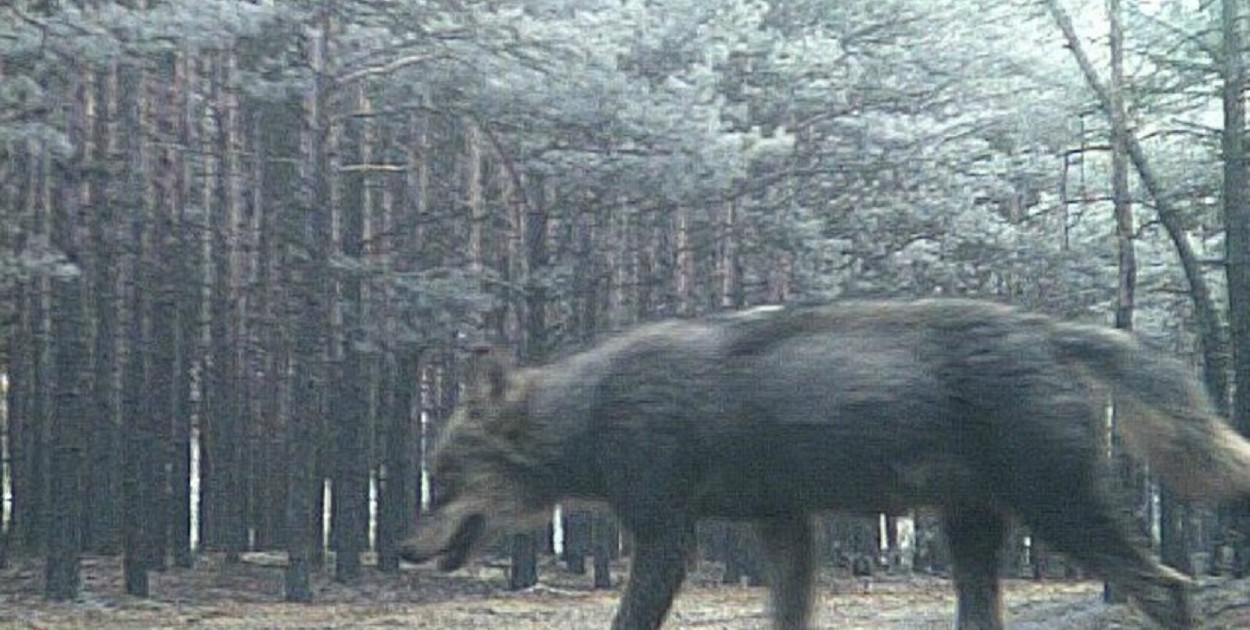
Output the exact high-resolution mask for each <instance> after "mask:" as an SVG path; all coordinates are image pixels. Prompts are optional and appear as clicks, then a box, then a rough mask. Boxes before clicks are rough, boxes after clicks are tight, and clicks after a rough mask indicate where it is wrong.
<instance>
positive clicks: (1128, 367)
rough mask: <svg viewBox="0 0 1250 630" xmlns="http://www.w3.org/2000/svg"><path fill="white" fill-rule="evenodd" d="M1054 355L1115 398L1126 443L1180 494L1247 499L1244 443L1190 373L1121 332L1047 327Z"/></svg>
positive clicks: (1248, 444) (1249, 461)
mask: <svg viewBox="0 0 1250 630" xmlns="http://www.w3.org/2000/svg"><path fill="white" fill-rule="evenodd" d="M1051 338H1052V340H1053V342H1054V344H1055V347H1056V348H1057V351H1058V353H1059V355H1060V357H1061V358H1062V359H1064V360H1066V361H1070V362H1074V363H1076V364H1079V365H1080V366H1083V367H1084V368H1085V369H1086V370H1087V371H1088V373H1089V374H1090V376H1091V377H1092V378H1093V379H1094V380H1095V381H1097V382H1099V383H1100V384H1102V385H1104V386H1105V387H1107V388H1108V389H1110V391H1111V392H1112V393H1113V395H1114V400H1115V404H1116V406H1117V410H1118V413H1117V414H1116V417H1117V422H1116V426H1117V429H1118V433H1119V435H1120V436H1121V438H1122V439H1123V440H1124V444H1125V447H1126V448H1127V449H1128V451H1129V452H1130V453H1131V454H1132V455H1133V456H1135V457H1138V458H1141V459H1144V460H1145V461H1146V462H1148V463H1149V464H1150V467H1151V469H1152V470H1153V471H1154V472H1155V473H1156V474H1158V475H1159V477H1160V478H1161V479H1162V480H1163V482H1164V483H1165V484H1166V485H1167V486H1168V487H1169V488H1170V489H1172V490H1173V491H1174V492H1176V493H1177V494H1178V495H1180V496H1181V497H1182V498H1185V499H1197V500H1210V501H1226V500H1232V499H1238V498H1244V497H1250V441H1247V440H1246V438H1244V437H1243V436H1242V435H1241V434H1239V433H1238V432H1237V431H1235V430H1234V429H1233V428H1232V427H1231V426H1229V425H1228V424H1227V423H1226V422H1225V421H1224V420H1223V419H1222V418H1221V417H1220V416H1219V414H1218V413H1217V412H1216V410H1215V408H1214V407H1213V406H1212V405H1211V400H1210V398H1208V396H1207V394H1206V392H1205V390H1204V388H1203V386H1202V385H1201V384H1200V383H1199V382H1198V380H1197V379H1196V378H1195V377H1194V374H1193V370H1192V369H1190V368H1188V367H1187V366H1185V365H1183V364H1182V363H1181V362H1179V361H1177V360H1175V359H1172V358H1169V357H1166V356H1164V355H1162V354H1161V353H1158V352H1155V351H1152V350H1150V349H1148V348H1146V347H1144V346H1142V345H1141V344H1140V343H1139V342H1138V341H1136V340H1135V339H1134V338H1133V337H1132V336H1131V335H1129V334H1127V333H1124V332H1122V331H1118V330H1114V329H1109V328H1103V327H1096V326H1085V325H1080V324H1069V323H1056V324H1053V329H1052V335H1051Z"/></svg>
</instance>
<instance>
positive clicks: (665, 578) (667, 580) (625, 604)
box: [612, 519, 695, 630]
mask: <svg viewBox="0 0 1250 630" xmlns="http://www.w3.org/2000/svg"><path fill="white" fill-rule="evenodd" d="M685 520H686V519H683V521H685ZM633 535H634V556H633V559H632V560H631V562H630V569H629V582H628V583H627V584H626V585H625V594H624V595H623V596H622V597H621V604H620V607H619V608H617V610H616V618H615V619H613V620H612V630H657V629H658V628H659V627H660V624H662V623H663V622H664V618H665V617H666V616H668V610H669V608H670V607H672V605H673V598H674V597H675V596H676V595H677V590H678V589H680V588H681V583H682V581H683V580H685V579H686V564H687V562H688V560H689V558H690V556H691V554H692V553H693V552H694V550H693V549H692V548H691V547H692V544H693V542H694V539H695V537H694V524H693V521H688V522H683V523H669V524H666V525H658V524H657V525H653V526H648V527H644V528H638V529H635V530H634V531H633Z"/></svg>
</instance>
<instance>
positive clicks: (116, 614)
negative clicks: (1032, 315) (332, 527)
mask: <svg viewBox="0 0 1250 630" xmlns="http://www.w3.org/2000/svg"><path fill="white" fill-rule="evenodd" d="M41 574H42V567H41V565H39V564H38V563H19V564H18V565H17V566H14V567H12V568H9V569H6V570H4V571H0V629H3V630H9V629H15V630H16V629H23V630H25V629H30V630H45V629H48V630H50V629H61V628H65V629H76V628H82V629H84V630H85V629H92V630H123V629H124V630H139V629H164V628H203V629H217V628H221V629H244V628H247V629H256V630H269V629H272V630H279V629H280V630H328V629H340V628H362V629H365V630H382V629H386V630H404V629H417V628H429V629H436V628H437V629H440V630H493V629H496V628H497V629H500V630H504V629H516V630H530V629H539V628H543V629H547V628H552V629H555V628H592V629H593V628H607V627H608V624H609V621H610V619H611V616H612V611H613V610H614V609H615V606H616V600H617V598H618V597H619V595H620V592H619V588H617V589H612V590H609V591H595V590H592V589H590V579H589V577H588V576H578V575H572V574H569V573H567V572H565V571H563V570H562V569H560V568H558V567H555V566H550V565H548V566H544V567H543V568H542V570H541V575H542V576H543V580H542V582H541V583H540V584H539V586H537V587H535V588H532V589H528V590H525V591H522V592H508V591H507V590H506V589H505V588H504V586H505V581H504V574H503V570H502V569H501V568H500V567H497V566H477V567H475V568H474V569H472V570H469V571H464V572H461V573H458V574H453V575H451V576H443V575H439V574H436V573H434V572H433V571H430V570H427V569H424V568H405V569H404V570H403V571H402V572H401V573H400V574H399V575H398V576H395V575H390V576H388V575H382V574H380V573H378V572H376V571H374V570H372V569H368V568H367V569H366V570H365V573H364V575H363V576H362V578H361V580H360V581H359V582H358V583H356V584H352V585H342V584H335V583H333V582H332V581H329V580H328V579H325V578H318V579H317V580H316V602H315V603H312V604H286V603H283V602H282V601H281V597H282V572H281V568H280V567H278V566H275V562H274V561H273V559H266V558H248V559H247V561H245V562H244V563H243V564H241V565H235V566H225V565H223V564H222V563H221V562H220V561H219V560H217V559H213V558H207V559H203V560H201V561H200V563H199V565H198V566H197V567H196V568H195V569H190V570H175V569H170V570H167V571H164V572H160V573H155V574H153V576H152V594H153V597H152V598H151V599H148V600H139V599H135V598H131V597H127V596H124V595H122V594H121V584H120V576H121V567H120V563H119V562H118V561H116V560H115V559H88V560H86V561H85V562H84V571H83V578H84V579H83V596H82V598H81V600H80V601H77V602H73V603H65V604H49V603H46V602H44V601H42V599H41V598H40V596H39V593H40V588H41V585H40V580H41ZM618 575H619V574H618ZM614 577H616V576H614ZM618 581H619V580H618ZM819 593H820V605H819V608H818V610H817V614H816V623H815V627H816V628H819V629H822V630H823V629H828V630H834V629H837V630H938V629H941V630H948V629H949V628H950V624H951V618H952V611H953V609H954V599H953V595H952V593H951V590H950V588H949V584H948V583H947V582H946V581H945V580H942V579H940V578H935V577H927V576H878V577H874V578H871V579H850V578H845V579H836V578H830V577H826V578H825V579H823V580H822V583H821V587H820V589H819ZM765 597H766V593H765V591H764V590H763V589H759V588H748V587H738V586H723V585H720V584H717V583H716V579H715V575H714V567H713V568H709V569H707V570H703V571H700V572H698V573H696V574H695V575H694V576H693V577H692V579H691V581H690V583H689V584H688V585H687V587H686V589H685V590H684V591H683V592H682V594H681V596H680V597H679V598H678V601H677V604H676V606H675V607H674V610H673V613H672V615H671V616H670V618H669V622H668V624H667V625H666V628H669V629H672V630H695V629H699V630H749V629H750V630H754V629H763V628H767V627H768V623H767V617H766V616H765V609H764V602H765ZM1198 600H1199V603H1200V608H1201V609H1202V611H1203V616H1204V619H1205V620H1206V623H1207V626H1206V627H1207V628H1208V629H1209V630H1232V629H1234V628H1236V629H1246V628H1250V582H1247V581H1240V582H1239V581H1231V580H1218V579H1216V580H1210V581H1207V582H1204V583H1203V585H1202V587H1201V588H1200V589H1199V594H1198ZM1007 602H1008V607H1009V611H1010V613H1009V614H1010V619H1011V621H1010V624H1009V627H1010V628H1011V629H1012V630H1112V629H1116V628H1122V629H1128V628H1150V627H1151V626H1150V625H1149V624H1148V623H1147V622H1145V621H1144V620H1143V618H1142V617H1141V616H1140V615H1139V614H1138V613H1137V612H1136V611H1134V610H1133V609H1132V608H1131V607H1128V606H1106V605H1104V604H1103V603H1102V602H1101V586H1100V585H1099V584H1098V583H1095V582H1055V581H1050V582H1030V581H1009V582H1008V583H1007Z"/></svg>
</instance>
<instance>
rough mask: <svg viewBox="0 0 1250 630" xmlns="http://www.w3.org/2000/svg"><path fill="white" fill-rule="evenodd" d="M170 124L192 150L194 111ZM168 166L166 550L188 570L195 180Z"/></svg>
mask: <svg viewBox="0 0 1250 630" xmlns="http://www.w3.org/2000/svg"><path fill="white" fill-rule="evenodd" d="M175 63H176V64H177V65H176V66H175V68H174V72H175V77H174V81H173V85H174V88H173V89H171V90H170V97H171V99H189V95H190V94H192V93H193V92H194V89H195V84H194V79H195V77H194V73H193V70H194V67H195V66H194V64H192V63H191V62H190V56H189V55H188V56H183V57H179V58H177V59H176V60H175ZM169 108H170V112H169V115H170V116H171V117H176V119H174V120H170V121H169V123H170V124H171V125H172V126H173V129H174V133H175V134H176V136H177V138H178V139H179V142H178V144H179V145H180V146H185V147H192V146H194V139H193V134H194V133H195V130H196V126H195V124H194V122H193V120H192V113H193V111H194V109H193V108H192V107H191V106H190V105H189V104H187V103H185V102H181V101H180V102H171V103H170V105H169ZM169 159H170V161H171V163H170V164H168V165H167V168H168V170H169V176H170V177H172V178H173V182H172V189H171V190H170V194H171V195H173V196H174V198H173V199H172V202H171V205H170V209H169V211H170V213H171V220H172V221H173V226H172V229H171V233H170V234H169V235H167V237H166V238H167V239H168V244H167V246H168V247H169V248H171V249H172V250H173V252H177V253H176V254H173V255H172V256H171V257H170V258H168V259H167V260H168V263H169V264H170V265H171V270H170V276H169V285H168V287H169V290H170V291H172V292H173V295H172V299H173V302H174V313H173V318H174V324H173V330H172V334H173V335H174V338H173V340H172V346H173V352H174V356H173V358H172V361H173V365H172V368H171V369H172V375H171V376H172V379H173V380H172V388H173V391H172V392H171V394H170V396H171V399H170V401H169V405H170V419H169V420H170V426H169V442H170V452H169V456H170V473H169V474H170V485H169V487H170V500H169V512H168V514H169V544H170V550H171V552H172V555H173V563H174V566H176V567H181V568H190V567H191V566H192V564H193V563H194V555H193V553H192V548H191V522H192V518H191V514H192V510H191V449H192V446H191V441H192V432H191V429H192V415H193V414H192V412H193V409H194V408H195V404H196V402H195V400H194V399H193V398H192V382H191V365H192V363H193V360H194V354H195V350H194V349H195V348H196V346H197V345H198V344H196V343H195V338H196V332H197V331H198V330H199V325H198V324H197V322H196V315H197V313H198V304H199V297H200V295H199V290H198V288H199V278H198V277H197V276H196V273H195V267H194V262H195V261H196V257H195V256H194V255H192V254H191V252H194V251H196V249H197V247H196V246H197V244H198V239H197V238H196V237H195V236H194V230H193V226H194V224H193V221H192V219H191V218H190V217H189V216H188V214H187V206H188V204H189V202H190V199H191V190H192V188H191V187H192V182H193V181H194V179H195V174H194V173H193V172H191V169H193V168H194V166H193V162H192V161H191V160H186V159H182V157H181V154H180V153H178V152H173V151H171V155H170V158H169Z"/></svg>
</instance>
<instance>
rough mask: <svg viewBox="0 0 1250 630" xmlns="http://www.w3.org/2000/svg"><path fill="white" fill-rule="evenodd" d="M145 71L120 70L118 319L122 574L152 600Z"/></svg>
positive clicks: (132, 589)
mask: <svg viewBox="0 0 1250 630" xmlns="http://www.w3.org/2000/svg"><path fill="white" fill-rule="evenodd" d="M143 83H144V79H143V70H141V69H140V68H139V67H137V66H134V65H132V64H125V65H123V66H122V67H121V68H120V69H119V70H118V85H119V97H120V100H119V102H120V103H121V106H122V110H121V112H120V113H121V119H122V120H121V124H122V129H123V131H122V143H123V144H122V151H123V154H124V155H125V156H126V169H125V171H126V177H125V185H124V191H125V192H124V198H125V200H126V201H127V202H128V203H127V204H126V205H127V206H129V207H130V215H129V216H127V217H125V219H124V221H125V223H124V225H125V226H126V230H127V234H126V238H127V241H126V243H125V251H126V252H127V254H126V255H125V256H124V258H123V260H122V267H121V271H120V273H121V274H122V277H123V278H124V289H123V291H122V293H121V294H120V297H122V298H123V301H122V303H123V304H124V305H125V306H126V307H127V308H126V310H125V311H124V313H123V316H122V317H121V318H120V319H121V320H122V321H123V322H124V328H125V339H126V342H125V353H124V355H123V356H124V358H125V361H124V371H123V376H122V412H123V415H122V422H123V424H122V435H123V441H124V447H123V456H122V465H123V471H122V495H123V501H124V507H123V513H124V521H123V529H122V547H123V554H124V555H123V558H122V571H123V573H124V580H125V589H126V592H127V593H128V594H130V595H135V596H138V597H147V596H148V589H149V584H148V570H149V569H151V568H152V563H151V561H152V555H153V553H152V550H151V548H150V545H151V544H152V541H153V533H152V528H153V526H154V523H153V517H154V516H155V515H154V514H153V513H152V512H151V508H152V495H153V492H154V491H155V488H154V487H153V486H154V484H155V480H154V479H152V478H151V471H152V458H153V457H154V456H155V454H154V453H153V445H154V442H155V440H154V436H153V435H152V434H151V423H150V421H149V419H148V418H149V414H150V411H149V410H150V407H151V398H150V397H149V396H148V392H147V384H148V380H149V379H150V378H151V376H152V374H151V372H152V371H153V370H152V365H151V352H150V347H149V342H150V341H151V331H150V323H151V320H150V313H149V312H148V304H149V301H150V299H151V295H150V294H151V287H150V285H149V284H148V283H147V281H146V280H147V279H146V277H145V271H146V268H147V266H148V265H149V264H150V261H149V260H148V257H149V255H150V254H149V248H150V242H149V238H148V235H147V233H146V231H147V227H148V225H147V224H148V219H149V217H148V216H147V212H148V207H147V206H146V204H145V201H146V200H145V199H144V193H143V177H144V175H145V173H144V157H145V156H144V154H143V133H142V98H143V97H142V91H143Z"/></svg>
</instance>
